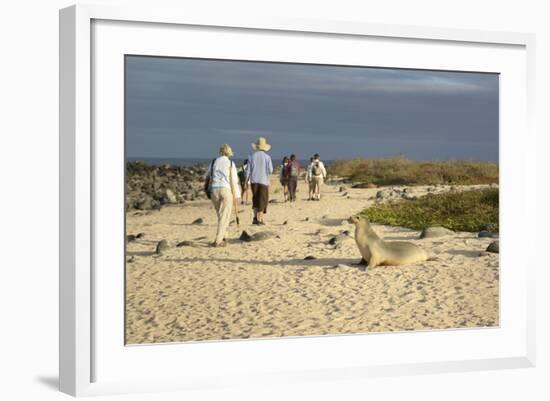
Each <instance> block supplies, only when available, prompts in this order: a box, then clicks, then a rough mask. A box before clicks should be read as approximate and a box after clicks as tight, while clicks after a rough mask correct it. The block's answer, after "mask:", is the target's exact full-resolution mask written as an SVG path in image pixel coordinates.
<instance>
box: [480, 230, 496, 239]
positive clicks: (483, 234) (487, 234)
mask: <svg viewBox="0 0 550 401" xmlns="http://www.w3.org/2000/svg"><path fill="white" fill-rule="evenodd" d="M477 236H478V237H479V238H498V234H496V233H492V232H490V231H487V230H481V231H480V232H479V233H478V234H477Z"/></svg>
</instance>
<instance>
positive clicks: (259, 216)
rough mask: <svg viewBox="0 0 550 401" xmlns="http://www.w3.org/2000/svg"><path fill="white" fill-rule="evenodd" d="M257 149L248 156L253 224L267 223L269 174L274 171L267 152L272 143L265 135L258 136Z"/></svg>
mask: <svg viewBox="0 0 550 401" xmlns="http://www.w3.org/2000/svg"><path fill="white" fill-rule="evenodd" d="M252 149H254V150H255V152H254V153H252V154H251V155H250V156H249V157H248V171H247V181H248V180H250V186H251V189H252V208H253V209H254V220H253V221H252V224H265V223H264V213H266V212H267V204H268V202H269V176H270V175H271V173H273V164H272V162H271V156H269V155H268V154H267V152H268V151H269V149H271V145H269V144H268V143H267V142H266V140H265V138H264V137H260V138H258V141H257V142H256V143H253V144H252Z"/></svg>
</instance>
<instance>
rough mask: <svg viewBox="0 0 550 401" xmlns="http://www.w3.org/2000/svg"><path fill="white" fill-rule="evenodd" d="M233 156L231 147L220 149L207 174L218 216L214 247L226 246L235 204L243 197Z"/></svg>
mask: <svg viewBox="0 0 550 401" xmlns="http://www.w3.org/2000/svg"><path fill="white" fill-rule="evenodd" d="M231 156H233V151H232V150H231V147H230V146H229V145H227V144H224V145H222V146H221V147H220V156H219V157H218V158H217V159H215V160H213V161H212V163H211V164H210V167H209V168H208V172H207V173H206V180H207V182H208V189H209V192H210V199H211V200H212V204H213V205H214V209H216V214H217V216H218V228H217V231H216V238H215V240H214V242H213V243H212V244H211V245H212V246H216V247H218V246H225V245H226V242H225V234H226V231H227V227H228V226H229V220H230V219H231V210H232V209H233V204H235V205H236V204H237V200H238V199H239V198H240V197H241V191H240V188H239V185H238V183H239V179H238V177H237V168H236V167H235V163H233V161H232V160H230V159H229V158H230V157H231Z"/></svg>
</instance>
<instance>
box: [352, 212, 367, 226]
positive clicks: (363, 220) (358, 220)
mask: <svg viewBox="0 0 550 401" xmlns="http://www.w3.org/2000/svg"><path fill="white" fill-rule="evenodd" d="M348 223H351V224H355V225H359V224H367V225H368V224H369V219H368V218H367V216H364V215H362V214H355V215H353V216H351V217H350V218H349V219H348Z"/></svg>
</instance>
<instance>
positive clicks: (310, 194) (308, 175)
mask: <svg viewBox="0 0 550 401" xmlns="http://www.w3.org/2000/svg"><path fill="white" fill-rule="evenodd" d="M312 165H313V157H310V158H309V164H308V165H307V170H306V184H307V186H308V189H309V192H308V196H307V200H313V183H312V182H311V166H312Z"/></svg>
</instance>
